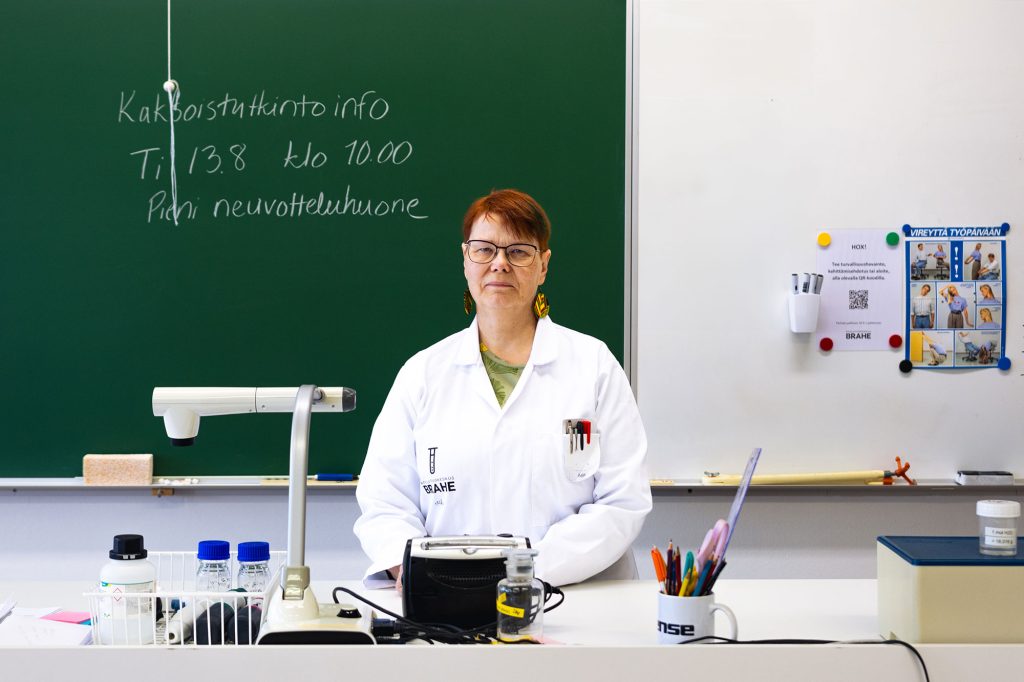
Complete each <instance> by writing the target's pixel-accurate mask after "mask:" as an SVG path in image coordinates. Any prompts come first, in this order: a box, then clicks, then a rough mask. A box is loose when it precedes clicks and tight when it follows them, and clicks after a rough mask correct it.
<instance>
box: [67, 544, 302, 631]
mask: <svg viewBox="0 0 1024 682" xmlns="http://www.w3.org/2000/svg"><path fill="white" fill-rule="evenodd" d="M286 556H287V553H286V552H284V551H273V552H271V553H270V575H271V577H272V578H271V581H270V583H271V584H270V585H268V586H267V591H266V592H263V593H261V594H251V593H245V592H237V591H234V592H199V591H196V570H197V569H198V567H199V559H198V558H197V557H196V554H195V552H150V553H149V557H148V559H149V561H150V562H151V563H152V564H153V565H154V566H156V589H155V590H154V591H152V592H124V593H121V592H118V593H112V592H101V591H99V590H98V589H97V590H96V591H93V592H86V593H85V595H84V596H85V597H86V598H87V599H88V601H89V613H90V615H91V616H92V641H93V644H96V645H99V646H168V647H173V646H183V647H196V646H251V645H253V644H255V643H256V636H257V634H258V633H259V629H260V627H261V626H262V624H263V609H262V608H261V606H262V604H263V603H265V601H266V598H267V594H269V592H270V591H271V590H273V589H274V586H275V585H276V583H277V578H278V576H279V574H280V571H281V567H282V566H283V565H284V563H285V558H286ZM237 565H238V555H237V552H234V551H233V552H231V556H230V558H229V559H228V567H229V571H230V574H231V576H235V575H236V573H237Z"/></svg>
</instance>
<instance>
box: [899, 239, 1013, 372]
mask: <svg viewBox="0 0 1024 682" xmlns="http://www.w3.org/2000/svg"><path fill="white" fill-rule="evenodd" d="M1007 230H1009V225H1006V224H1004V225H1002V226H998V227H911V226H909V225H908V226H905V227H904V228H903V232H904V234H905V235H906V273H907V293H906V297H907V298H906V300H907V307H906V310H907V320H906V329H907V333H906V338H907V339H908V343H907V344H906V354H907V359H908V360H910V361H911V363H913V366H914V367H915V368H918V367H919V368H923V369H967V368H976V367H982V368H985V367H987V368H992V367H998V366H999V364H1000V362H999V361H1000V358H1002V357H1003V354H1004V350H1003V349H1004V348H1005V346H1006V316H1005V314H1004V311H1005V310H1006V278H1005V273H1006V262H1005V261H1006V233H1007Z"/></svg>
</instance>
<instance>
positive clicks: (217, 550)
mask: <svg viewBox="0 0 1024 682" xmlns="http://www.w3.org/2000/svg"><path fill="white" fill-rule="evenodd" d="M230 556H231V545H229V544H228V542H227V541H226V540H203V541H201V542H200V543H199V559H200V561H227V560H228V557H230Z"/></svg>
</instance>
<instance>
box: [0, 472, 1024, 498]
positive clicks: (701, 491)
mask: <svg viewBox="0 0 1024 682" xmlns="http://www.w3.org/2000/svg"><path fill="white" fill-rule="evenodd" d="M356 485H357V482H356V481H307V483H306V486H307V490H309V491H322V490H341V491H349V492H351V491H354V490H355V489H356ZM0 490H10V491H13V492H17V491H18V490H82V491H85V490H88V491H108V492H109V491H121V490H124V491H128V490H136V491H149V492H150V493H151V494H152V495H157V496H160V495H173V494H174V493H175V492H177V491H182V492H184V491H189V490H195V491H197V492H201V491H216V490H246V491H252V490H267V491H278V492H284V491H287V490H288V485H287V479H286V478H284V477H281V476H192V477H184V476H182V477H175V476H158V477H154V478H153V483H152V484H150V485H129V486H109V485H104V486H97V485H90V486H87V485H85V482H84V481H83V479H82V478H81V477H75V478H0ZM651 490H652V492H653V493H654V494H655V495H656V496H672V495H708V496H714V495H724V496H732V495H735V493H736V486H729V485H703V484H702V483H701V481H700V479H685V478H673V479H666V478H659V479H652V480H651ZM945 492H952V493H962V494H965V495H971V496H977V495H979V494H984V495H989V494H992V493H1021V492H1024V479H1017V480H1016V481H1015V483H1014V485H972V486H966V485H957V484H956V483H954V482H953V480H952V479H924V480H920V481H918V485H916V486H910V485H892V486H882V485H760V486H751V487H750V494H752V495H798V494H801V493H804V494H816V495H832V496H847V495H856V496H861V495H870V496H875V495H922V494H933V493H945Z"/></svg>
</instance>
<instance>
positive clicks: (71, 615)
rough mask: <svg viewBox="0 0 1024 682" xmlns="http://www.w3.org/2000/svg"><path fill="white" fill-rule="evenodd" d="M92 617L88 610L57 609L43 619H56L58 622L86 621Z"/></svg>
mask: <svg viewBox="0 0 1024 682" xmlns="http://www.w3.org/2000/svg"><path fill="white" fill-rule="evenodd" d="M90 618H92V616H90V615H89V612H88V611H56V612H54V613H51V614H50V615H48V616H43V617H42V619H41V620H55V621H57V622H58V623H76V624H77V623H84V622H85V621H87V620H89V619H90Z"/></svg>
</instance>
